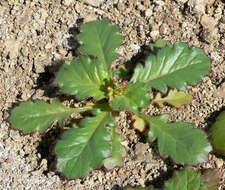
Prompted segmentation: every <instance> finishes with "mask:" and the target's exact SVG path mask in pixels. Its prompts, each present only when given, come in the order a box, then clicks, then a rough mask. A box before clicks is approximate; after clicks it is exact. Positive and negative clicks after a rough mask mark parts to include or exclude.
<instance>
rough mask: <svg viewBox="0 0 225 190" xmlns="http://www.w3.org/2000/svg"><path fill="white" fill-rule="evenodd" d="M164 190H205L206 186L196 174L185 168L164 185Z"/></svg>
mask: <svg viewBox="0 0 225 190" xmlns="http://www.w3.org/2000/svg"><path fill="white" fill-rule="evenodd" d="M165 190H206V185H205V183H204V181H203V180H202V179H201V177H200V175H199V174H198V173H197V172H195V171H194V170H193V169H191V168H185V169H184V170H182V171H179V172H177V173H176V174H175V176H174V177H173V178H172V179H170V180H169V181H168V182H167V183H166V186H165Z"/></svg>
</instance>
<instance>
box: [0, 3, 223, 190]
mask: <svg viewBox="0 0 225 190" xmlns="http://www.w3.org/2000/svg"><path fill="white" fill-rule="evenodd" d="M103 18H107V19H109V20H111V22H112V23H113V24H116V25H118V27H119V28H120V31H121V33H122V35H123V37H124V41H123V44H122V45H121V46H120V47H119V48H118V49H117V51H118V53H119V54H120V57H119V58H118V60H117V63H125V62H127V61H128V60H131V59H132V58H133V57H138V56H139V55H140V54H141V53H142V51H143V50H144V49H145V48H146V47H147V46H148V45H149V44H150V43H152V42H155V41H156V40H157V39H164V40H168V41H170V42H172V43H175V42H178V41H182V42H186V43H187V44H188V45H189V46H195V47H199V48H202V49H203V50H204V51H205V53H206V54H207V55H208V56H209V57H210V59H211V72H210V74H208V75H207V76H206V77H204V78H203V80H202V82H201V83H200V84H198V85H196V86H194V87H188V89H187V91H188V92H189V93H191V94H192V95H193V97H194V99H193V101H192V103H191V105H186V106H183V107H181V108H180V109H179V110H178V109H174V108H171V107H165V108H163V109H158V108H155V107H153V106H152V105H150V106H149V108H148V109H147V110H146V112H147V113H149V114H150V113H151V114H153V115H158V114H162V113H168V112H169V113H170V114H171V118H170V119H171V121H185V122H190V123H193V125H194V126H195V127H197V128H206V129H208V128H210V125H211V124H212V123H213V122H214V121H215V118H216V116H218V114H219V113H220V112H221V111H223V110H224V108H225V101H224V98H225V97H223V96H224V94H225V92H224V93H221V92H220V93H218V92H219V91H220V90H221V87H222V86H223V82H224V80H225V2H224V1H221V0H208V1H206V0H176V1H175V0H164V1H163V0H154V1H153V0H111V1H110V0H98V1H97V0H96V1H95V0H83V1H82V0H78V1H75V0H52V1H46V0H7V1H6V0H2V1H1V2H0V81H1V83H0V100H1V101H0V108H1V112H0V122H1V123H0V124H1V127H0V189H3V190H12V189H13V190H33V189H35V190H36V189H41V190H51V189H54V190H56V189H59V190H62V189H67V190H70V189H71V190H73V189H74V190H87V189H88V190H89V189H91V190H119V189H121V190H122V189H123V187H124V186H126V185H131V186H136V185H141V186H146V185H151V184H153V185H154V186H155V187H156V188H159V189H160V188H161V187H162V184H163V181H164V180H167V179H168V178H170V177H171V176H172V174H173V171H174V169H173V168H174V164H173V163H171V162H170V161H168V160H166V161H162V160H161V159H160V157H159V156H158V154H157V149H156V148H155V146H152V145H149V144H145V140H144V138H142V136H141V135H140V134H138V133H137V132H135V131H134V130H133V129H131V127H129V123H130V120H129V118H128V117H127V115H126V113H124V112H122V113H121V115H120V117H119V118H118V123H119V125H120V127H121V134H122V136H123V138H124V141H123V145H124V146H125V147H126V149H127V151H128V154H127V157H126V158H125V161H124V166H123V167H122V168H116V169H114V170H112V171H110V172H105V171H102V170H97V171H94V172H92V173H90V174H89V175H88V176H87V177H86V178H83V179H76V180H71V181H67V180H65V179H64V178H63V176H62V175H61V174H60V173H59V172H57V171H55V170H54V168H55V161H54V159H55V157H54V156H53V155H50V154H49V151H50V150H49V146H50V147H51V146H52V144H53V142H54V140H55V137H56V136H57V135H59V134H60V129H59V127H57V125H55V126H54V129H52V130H50V131H48V132H47V134H46V135H45V136H40V135H39V134H37V133H36V134H33V135H27V136H24V135H22V134H20V133H19V132H18V131H15V130H12V129H11V128H10V124H9V123H8V122H7V118H8V117H9V114H10V110H11V109H12V107H14V106H15V105H17V104H18V103H19V102H21V101H27V100H30V99H31V100H36V99H40V100H45V101H50V100H51V99H52V98H53V97H54V92H55V91H54V89H51V88H49V87H48V85H49V83H50V82H51V79H52V77H53V74H52V72H53V69H52V66H53V65H56V64H57V63H61V62H62V60H71V59H73V58H74V55H75V53H74V52H75V49H76V48H77V43H76V41H75V36H76V35H77V34H78V33H79V27H80V25H81V24H82V23H84V22H88V21H91V20H97V19H103ZM190 77H191V76H190ZM62 99H63V98H62ZM64 101H65V102H66V101H68V102H69V103H71V101H69V100H65V98H64ZM50 149H51V148H50ZM176 167H178V166H176V165H175V168H176ZM199 168H200V169H207V168H212V169H217V170H218V172H219V174H220V182H221V183H220V187H219V188H218V189H219V190H222V189H225V163H224V158H223V157H220V156H218V155H215V154H213V153H210V156H209V162H207V163H203V164H201V165H199Z"/></svg>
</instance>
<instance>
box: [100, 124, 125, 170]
mask: <svg viewBox="0 0 225 190" xmlns="http://www.w3.org/2000/svg"><path fill="white" fill-rule="evenodd" d="M116 128H117V127H111V129H110V131H111V137H112V141H111V157H109V158H106V159H105V160H104V161H103V164H104V166H105V167H106V168H107V169H108V170H111V169H113V168H114V167H116V166H122V164H123V157H124V156H126V150H125V149H124V147H123V146H122V145H121V144H120V143H121V141H122V138H121V136H120V135H119V134H118V133H117V132H116Z"/></svg>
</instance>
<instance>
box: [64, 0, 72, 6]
mask: <svg viewBox="0 0 225 190" xmlns="http://www.w3.org/2000/svg"><path fill="white" fill-rule="evenodd" d="M73 2H74V0H64V1H63V4H64V5H66V6H70V5H71V4H72V3H73Z"/></svg>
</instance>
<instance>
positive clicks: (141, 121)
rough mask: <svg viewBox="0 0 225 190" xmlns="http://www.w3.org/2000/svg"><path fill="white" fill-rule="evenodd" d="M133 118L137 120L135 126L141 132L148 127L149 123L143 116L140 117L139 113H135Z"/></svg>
mask: <svg viewBox="0 0 225 190" xmlns="http://www.w3.org/2000/svg"><path fill="white" fill-rule="evenodd" d="M133 120H135V121H134V124H133V127H134V128H135V129H137V130H138V131H140V132H143V131H144V130H145V129H146V125H147V124H146V122H145V120H144V119H142V118H141V117H138V116H137V115H134V116H133Z"/></svg>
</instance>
